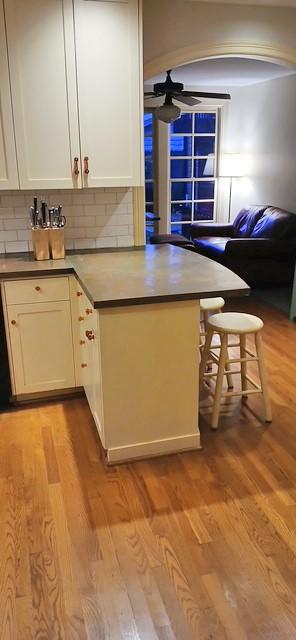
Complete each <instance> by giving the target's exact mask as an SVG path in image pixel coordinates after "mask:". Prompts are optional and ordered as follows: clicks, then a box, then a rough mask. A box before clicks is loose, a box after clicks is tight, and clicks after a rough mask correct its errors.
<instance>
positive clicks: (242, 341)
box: [239, 335, 248, 402]
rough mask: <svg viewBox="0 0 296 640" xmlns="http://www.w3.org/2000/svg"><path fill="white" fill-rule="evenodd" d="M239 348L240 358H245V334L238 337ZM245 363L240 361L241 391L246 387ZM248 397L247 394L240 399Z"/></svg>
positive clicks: (243, 399)
mask: <svg viewBox="0 0 296 640" xmlns="http://www.w3.org/2000/svg"><path fill="white" fill-rule="evenodd" d="M239 349H240V357H241V359H244V358H246V355H247V354H246V336H245V335H241V336H240V337H239ZM246 376H247V363H246V362H241V385H242V391H246V390H247V388H248V381H247V377H246ZM247 399H248V396H242V401H243V402H245V401H246V400H247Z"/></svg>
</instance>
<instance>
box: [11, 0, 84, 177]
mask: <svg viewBox="0 0 296 640" xmlns="http://www.w3.org/2000/svg"><path fill="white" fill-rule="evenodd" d="M71 6H72V2H71V0H64V2H62V1H61V0H50V2H48V0H38V2H37V1H36V0H26V1H25V2H24V0H4V7H5V18H6V25H7V39H8V56H9V64H10V76H11V89H12V100H13V111H14V124H15V134H16V147H17V158H18V166H19V175H20V187H21V189H43V188H47V189H50V188H59V189H60V188H71V187H72V186H73V181H72V166H73V158H74V156H79V131H78V117H77V103H76V90H75V51H74V38H73V20H72V22H71V19H72V16H71Z"/></svg>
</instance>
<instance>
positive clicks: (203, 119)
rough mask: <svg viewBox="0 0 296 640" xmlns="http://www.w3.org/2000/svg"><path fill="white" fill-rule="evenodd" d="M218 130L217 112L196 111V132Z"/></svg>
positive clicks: (213, 131)
mask: <svg viewBox="0 0 296 640" xmlns="http://www.w3.org/2000/svg"><path fill="white" fill-rule="evenodd" d="M215 130H216V114H215V113H196V114H195V118H194V131H195V133H215Z"/></svg>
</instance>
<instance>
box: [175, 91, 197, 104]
mask: <svg viewBox="0 0 296 640" xmlns="http://www.w3.org/2000/svg"><path fill="white" fill-rule="evenodd" d="M173 98H174V100H177V101H178V102H183V103H184V104H188V106H189V107H194V105H196V104H200V100H197V99H196V98H192V96H184V95H183V93H176V94H174V96H173Z"/></svg>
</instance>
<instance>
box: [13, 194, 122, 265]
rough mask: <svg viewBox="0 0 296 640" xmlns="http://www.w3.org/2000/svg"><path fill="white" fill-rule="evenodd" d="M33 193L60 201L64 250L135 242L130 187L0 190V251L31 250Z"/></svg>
mask: <svg viewBox="0 0 296 640" xmlns="http://www.w3.org/2000/svg"><path fill="white" fill-rule="evenodd" d="M34 195H36V196H37V197H38V201H40V200H45V201H46V202H47V203H48V204H49V205H51V206H52V205H55V204H62V205H63V213H64V215H65V216H66V218H67V224H66V227H65V238H66V249H95V248H100V249H101V248H104V247H131V246H133V244H134V224H133V192H132V189H131V188H124V187H120V188H117V189H116V188H112V189H111V188H105V189H87V191H83V190H81V191H80V190H79V191H78V190H77V191H74V190H60V191H47V192H46V191H3V192H2V193H1V192H0V253H14V252H23V251H31V249H32V244H31V232H30V222H29V212H28V207H29V206H30V205H31V204H32V203H33V197H34Z"/></svg>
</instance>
